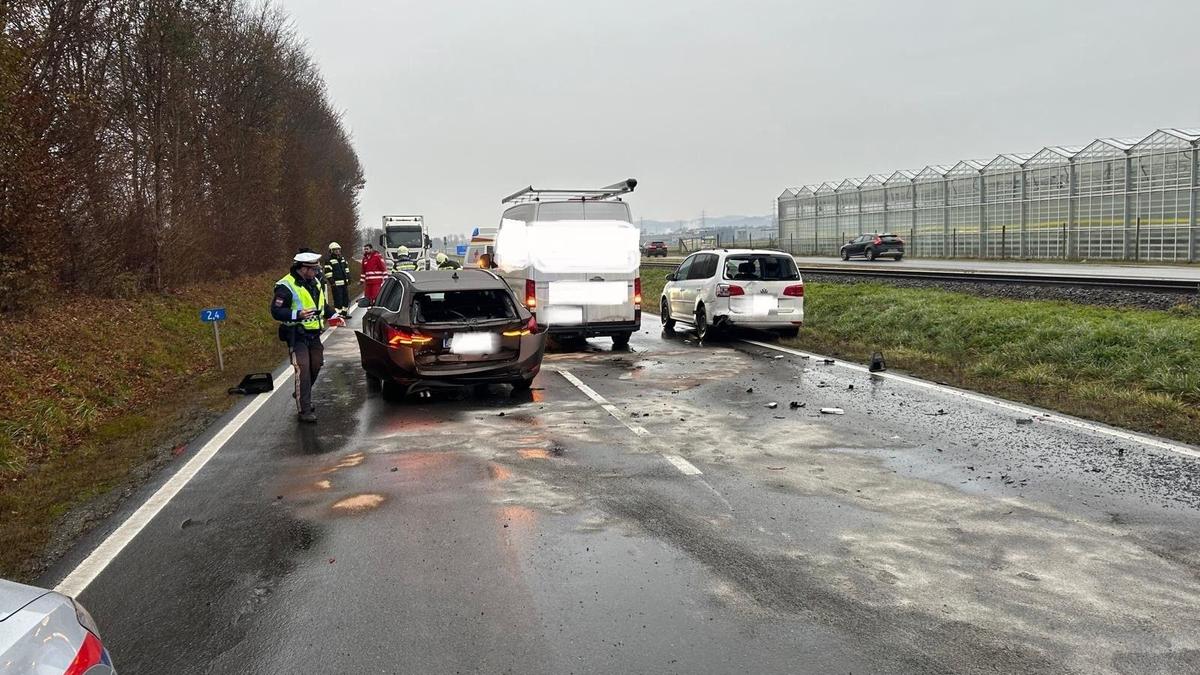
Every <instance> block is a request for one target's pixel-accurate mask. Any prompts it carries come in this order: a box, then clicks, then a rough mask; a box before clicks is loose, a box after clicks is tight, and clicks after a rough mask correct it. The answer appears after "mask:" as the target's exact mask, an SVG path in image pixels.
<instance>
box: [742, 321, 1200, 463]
mask: <svg viewBox="0 0 1200 675" xmlns="http://www.w3.org/2000/svg"><path fill="white" fill-rule="evenodd" d="M742 342H744V343H746V344H750V345H754V346H756V347H762V348H764V349H773V350H775V351H778V352H784V353H785V354H792V355H794V356H807V357H808V358H810V359H818V360H819V359H826V358H828V357H825V356H822V355H820V354H813V353H811V352H805V351H801V350H799V349H791V348H790V347H781V346H779V345H773V344H770V343H769V342H759V341H757V340H742ZM833 362H834V365H836V366H841V367H842V368H848V369H850V370H854V371H858V372H860V373H869V374H871V375H875V376H878V377H881V378H884V379H888V380H895V381H897V382H903V383H905V384H909V385H912V386H914V387H923V388H925V389H932V390H934V391H939V392H942V393H943V394H950V395H952V396H957V397H959V398H963V399H966V400H968V401H972V402H974V403H982V404H984V405H990V406H992V407H995V408H1000V409H1002V410H1008V411H1010V412H1015V413H1019V414H1022V415H1028V416H1030V417H1037V418H1038V419H1039V420H1041V421H1043V422H1047V423H1050V424H1060V425H1062V426H1067V427H1073V428H1075V429H1083V430H1085V431H1090V432H1092V433H1096V434H1101V435H1104V436H1109V437H1111V438H1117V439H1120V440H1122V441H1129V442H1131V443H1140V444H1142V445H1146V446H1149V447H1152V448H1157V449H1159V450H1167V451H1169V452H1174V453H1178V454H1180V455H1186V456H1188V457H1195V458H1197V459H1200V449H1197V448H1193V447H1189V446H1187V445H1182V444H1179V443H1172V442H1170V441H1166V440H1163V439H1160V438H1155V437H1153V436H1147V435H1145V434H1138V433H1134V432H1132V431H1125V430H1122V429H1117V428H1114V427H1110V426H1106V425H1103V424H1098V423H1096V422H1089V421H1087V420H1082V419H1079V418H1077V417H1070V416H1067V415H1063V414H1061V413H1053V416H1052V417H1049V418H1047V417H1042V415H1044V414H1045V413H1044V411H1042V410H1037V409H1035V408H1030V407H1028V406H1023V405H1021V404H1019V403H1013V402H1012V401H1005V400H1004V399H999V398H992V397H991V396H984V395H982V394H976V393H973V392H969V391H963V390H962V389H955V388H954V387H947V386H945V385H941V384H937V383H935V382H929V381H926V380H918V379H917V378H915V377H907V376H905V375H896V374H894V373H886V372H884V373H871V371H870V369H869V368H867V367H866V366H863V365H859V364H857V363H849V362H847V361H839V360H833Z"/></svg>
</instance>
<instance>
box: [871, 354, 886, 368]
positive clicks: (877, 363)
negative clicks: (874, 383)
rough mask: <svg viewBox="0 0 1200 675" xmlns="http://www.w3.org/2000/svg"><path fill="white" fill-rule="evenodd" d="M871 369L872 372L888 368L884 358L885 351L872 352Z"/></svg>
mask: <svg viewBox="0 0 1200 675" xmlns="http://www.w3.org/2000/svg"><path fill="white" fill-rule="evenodd" d="M869 370H870V371H871V372H872V373H878V372H882V371H885V370H887V362H885V361H884V360H883V352H875V353H874V354H871V365H870V367H869Z"/></svg>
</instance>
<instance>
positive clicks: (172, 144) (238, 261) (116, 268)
mask: <svg viewBox="0 0 1200 675" xmlns="http://www.w3.org/2000/svg"><path fill="white" fill-rule="evenodd" d="M0 28H2V30H3V32H2V39H0V309H11V308H14V307H20V306H22V305H23V304H26V303H29V302H31V301H33V300H35V299H37V298H44V297H45V292H46V291H47V290H49V291H52V292H54V291H58V290H61V289H75V290H78V291H81V292H84V293H89V294H93V293H94V294H101V295H104V294H125V293H130V292H135V291H137V290H140V289H156V290H164V289H166V288H169V287H171V286H172V285H173V284H181V283H186V282H187V281H189V280H192V279H197V278H201V277H203V278H213V277H214V276H217V277H220V276H233V275H238V274H245V273H252V272H259V271H263V270H265V269H268V268H279V267H280V265H281V264H282V263H283V261H285V260H287V258H288V257H289V256H290V254H291V253H294V252H295V250H296V249H297V248H299V247H301V246H311V247H313V248H317V249H318V250H319V247H322V246H323V245H324V244H325V243H326V242H329V241H330V240H338V241H342V242H346V245H347V246H352V244H353V242H354V241H355V239H356V237H355V227H356V225H357V221H358V193H359V191H360V190H361V189H362V186H363V176H362V168H361V166H360V164H359V161H358V157H357V155H356V154H355V152H354V149H353V147H352V145H351V141H350V138H349V135H348V134H347V132H346V130H345V128H344V127H343V126H342V123H341V120H340V118H339V115H338V113H337V111H335V110H334V109H333V108H332V106H331V105H330V102H329V98H328V96H327V93H326V89H325V85H324V83H323V81H322V79H321V77H320V74H319V73H318V71H317V68H316V67H315V65H314V64H313V62H312V60H311V59H310V58H309V57H308V55H307V53H306V52H305V50H304V48H303V46H302V44H301V42H300V41H299V40H298V39H297V38H296V37H295V35H294V34H293V33H292V32H291V31H290V29H289V28H288V24H287V21H286V19H285V17H283V16H282V15H281V14H280V13H279V12H278V11H276V10H273V9H271V8H269V7H267V6H265V5H264V6H262V7H259V8H257V9H252V8H249V7H247V6H246V5H245V4H244V3H243V2H242V1H241V0H3V1H0Z"/></svg>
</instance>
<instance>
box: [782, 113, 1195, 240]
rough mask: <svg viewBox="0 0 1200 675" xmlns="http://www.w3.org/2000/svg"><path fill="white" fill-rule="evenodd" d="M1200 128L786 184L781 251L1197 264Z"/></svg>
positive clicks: (1164, 131) (1161, 130)
mask: <svg viewBox="0 0 1200 675" xmlns="http://www.w3.org/2000/svg"><path fill="white" fill-rule="evenodd" d="M1198 152H1200V129H1159V130H1158V131H1155V132H1154V133H1152V134H1150V135H1149V136H1146V137H1145V138H1142V139H1115V138H1101V139H1097V140H1095V141H1092V142H1091V143H1089V144H1087V145H1084V146H1076V147H1057V146H1056V147H1048V148H1043V149H1042V150H1040V151H1038V152H1035V153H1027V154H1005V155H999V156H997V157H995V158H994V159H990V160H970V159H967V160H963V161H961V162H958V163H957V164H953V165H936V166H927V167H925V168H924V169H921V170H919V171H903V170H901V171H896V172H894V173H891V174H872V175H870V176H867V177H866V178H847V179H845V180H842V181H829V182H825V183H821V184H819V185H817V184H814V185H805V186H803V187H798V188H788V189H787V190H784V192H783V194H781V195H779V197H778V198H777V200H776V202H777V203H776V207H777V214H778V218H779V237H780V242H779V243H780V246H781V247H784V248H787V249H788V250H790V251H791V252H793V253H797V254H804V255H837V254H838V251H839V249H840V248H841V246H842V244H844V243H846V242H847V241H848V240H849V239H852V238H854V237H856V236H858V235H860V234H868V233H870V234H878V233H884V232H890V233H894V234H896V235H899V236H900V237H901V238H902V239H904V240H905V243H906V246H905V248H906V252H907V253H908V255H912V256H924V257H964V258H1043V259H1095V260H1148V261H1164V262H1195V261H1196V260H1197V253H1198V248H1200V241H1198V237H1200V231H1198V230H1197V223H1196V219H1197V214H1196V199H1197V196H1198V191H1200V190H1198V188H1197V170H1198V157H1197V155H1198Z"/></svg>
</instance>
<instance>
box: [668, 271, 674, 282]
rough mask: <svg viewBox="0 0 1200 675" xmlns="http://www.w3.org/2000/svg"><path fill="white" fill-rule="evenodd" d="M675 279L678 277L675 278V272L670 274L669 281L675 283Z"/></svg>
mask: <svg viewBox="0 0 1200 675" xmlns="http://www.w3.org/2000/svg"><path fill="white" fill-rule="evenodd" d="M675 279H676V277H675V273H674V272H671V273H670V274H668V275H667V281H675Z"/></svg>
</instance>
